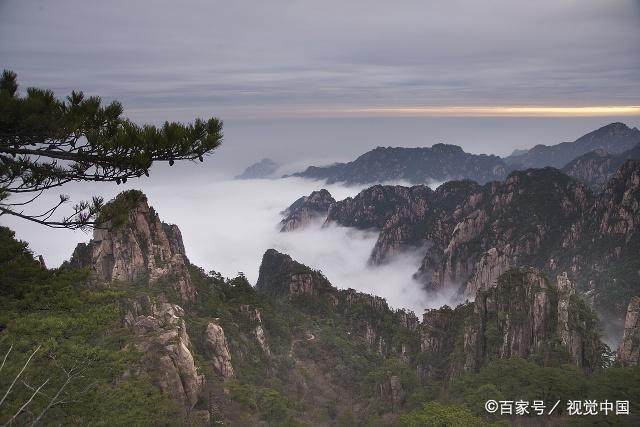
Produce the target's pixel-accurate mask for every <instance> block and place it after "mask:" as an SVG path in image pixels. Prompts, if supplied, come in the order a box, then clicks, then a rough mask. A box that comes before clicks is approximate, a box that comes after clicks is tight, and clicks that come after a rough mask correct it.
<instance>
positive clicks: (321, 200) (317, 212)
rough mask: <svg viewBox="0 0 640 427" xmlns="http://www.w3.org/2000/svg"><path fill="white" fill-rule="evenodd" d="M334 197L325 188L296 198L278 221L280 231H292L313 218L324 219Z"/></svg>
mask: <svg viewBox="0 0 640 427" xmlns="http://www.w3.org/2000/svg"><path fill="white" fill-rule="evenodd" d="M335 202H336V201H335V199H334V198H333V197H332V196H331V193H329V192H328V191H327V190H325V189H322V190H319V191H314V192H312V193H311V194H309V195H308V196H305V197H303V198H301V199H298V200H296V201H295V202H294V203H293V204H292V205H291V206H289V207H288V208H287V209H286V210H285V211H284V214H285V215H286V216H285V218H284V219H283V220H282V221H280V227H281V228H280V231H292V230H297V229H300V228H303V227H305V226H307V225H308V224H310V223H311V222H313V221H314V220H319V219H322V220H324V219H325V218H326V216H327V213H328V212H329V208H330V207H331V205H333V204H334V203H335Z"/></svg>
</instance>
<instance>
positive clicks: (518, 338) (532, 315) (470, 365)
mask: <svg viewBox="0 0 640 427" xmlns="http://www.w3.org/2000/svg"><path fill="white" fill-rule="evenodd" d="M554 294H555V295H557V299H555V298H554V297H553V296H554ZM572 295H573V286H572V285H571V283H570V282H569V280H568V279H567V276H566V274H561V275H559V276H558V283H557V284H553V283H550V282H549V281H548V280H547V279H546V277H545V276H544V275H543V274H542V273H540V271H538V270H536V269H533V268H521V269H511V270H509V271H507V272H506V273H504V274H503V275H501V276H500V278H499V279H498V284H497V286H496V287H494V288H490V289H487V290H484V291H480V292H479V293H478V294H477V295H476V300H475V302H474V319H475V320H474V321H473V322H472V323H471V324H470V326H469V327H467V329H466V330H465V354H466V355H467V361H466V363H465V366H466V368H467V369H478V368H479V367H480V366H481V365H482V364H483V363H484V361H486V360H488V359H490V358H491V357H499V358H508V357H513V356H520V357H523V358H528V357H531V356H533V355H535V357H537V358H539V359H540V360H541V361H542V362H543V363H546V362H545V361H546V360H547V359H548V358H550V357H551V352H552V351H553V348H551V347H550V345H551V343H552V342H553V338H554V336H556V335H557V336H558V338H559V339H560V341H561V342H562V343H563V344H564V345H565V346H566V350H567V351H568V353H569V355H570V358H571V361H572V362H573V363H575V364H577V365H578V366H580V367H582V368H583V369H585V370H586V371H591V370H593V369H595V368H596V367H597V366H598V365H599V357H600V356H599V348H600V342H599V339H598V337H597V333H596V331H595V330H594V329H595V328H596V325H595V324H592V322H593V319H592V317H590V316H589V315H586V314H583V313H581V311H580V310H588V308H586V305H585V306H580V304H579V302H578V301H576V305H575V307H574V306H573V302H572ZM554 325H555V326H556V328H555V329H554V328H553V327H552V326H554ZM585 331H586V332H585ZM467 338H468V339H467Z"/></svg>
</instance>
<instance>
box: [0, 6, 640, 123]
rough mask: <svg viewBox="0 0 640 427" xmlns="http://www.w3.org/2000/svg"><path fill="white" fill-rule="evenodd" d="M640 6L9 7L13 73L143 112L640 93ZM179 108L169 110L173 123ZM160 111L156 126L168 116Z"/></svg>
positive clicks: (232, 112)
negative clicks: (119, 100)
mask: <svg viewBox="0 0 640 427" xmlns="http://www.w3.org/2000/svg"><path fill="white" fill-rule="evenodd" d="M636 8H637V2H632V1H615V2H603V1H599V0H580V1H576V0H574V1H556V0H544V1H538V2H519V1H510V0H501V1H497V0H491V1H483V2H476V1H462V0H453V1H452V0H448V1H430V2H425V1H418V0H410V1H402V2H382V1H374V2H372V1H364V0H362V1H349V2H343V1H338V0H329V1H324V2H315V1H304V0H276V1H271V2H259V1H249V0H236V1H233V2H226V1H217V0H208V1H205V0H201V1H197V0H190V1H181V2H175V1H167V0H154V1H140V0H138V1H131V0H129V1H122V0H115V1H109V2H100V1H90V0H58V1H55V2H53V1H49V2H45V1H30V0H4V1H3V4H2V14H1V16H0V40H2V42H1V44H0V58H1V59H0V66H3V67H8V68H12V69H14V70H16V71H17V72H19V74H20V77H21V79H22V81H23V82H24V83H26V84H28V85H45V86H49V87H52V88H54V89H57V90H59V91H61V92H66V91H68V90H70V89H72V88H77V87H81V88H84V89H85V90H87V91H89V92H94V93H100V94H101V95H103V96H105V97H107V98H118V99H121V100H122V101H123V102H124V103H125V105H126V106H127V107H128V109H129V111H131V113H132V115H133V116H134V117H136V116H140V117H141V118H144V119H147V118H148V117H152V118H156V119H157V118H161V117H160V116H161V115H162V116H164V115H166V114H167V113H168V112H171V111H172V108H176V107H179V108H182V109H186V110H188V111H189V112H190V113H192V114H193V113H200V114H210V113H213V112H215V113H217V114H220V115H223V116H231V117H244V116H251V115H261V114H264V111H265V109H266V110H269V111H272V112H273V111H277V110H279V109H283V108H304V107H335V106H354V105H355V106H360V105H365V106H370V105H373V106H386V105H474V104H475V105H478V104H479V105H483V104H546V105H564V104H577V105H583V104H586V105H593V104H596V105H603V104H604V105H610V104H629V103H634V102H636V103H637V99H638V98H639V97H640V73H638V72H637V71H638V70H639V69H640V52H639V51H638V49H637V46H638V45H639V43H640V25H638V24H640V17H639V15H638V14H637V13H635V11H636ZM161 113H164V114H161ZM156 116H157V117H156Z"/></svg>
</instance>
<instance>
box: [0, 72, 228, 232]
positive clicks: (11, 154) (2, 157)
mask: <svg viewBox="0 0 640 427" xmlns="http://www.w3.org/2000/svg"><path fill="white" fill-rule="evenodd" d="M121 114H122V105H121V104H120V103H119V102H112V103H110V104H109V105H102V103H101V100H100V98H99V97H96V96H91V97H85V96H84V94H83V93H82V92H75V91H74V92H71V94H70V95H69V96H67V98H66V99H64V100H59V99H56V97H55V96H54V94H53V92H52V91H50V90H44V89H38V88H28V89H27V91H26V95H25V96H20V95H19V94H18V83H17V78H16V74H15V73H14V72H12V71H8V70H5V71H4V72H3V73H2V77H1V78H0V215H13V216H17V217H20V218H23V219H25V220H29V221H33V222H36V223H38V224H42V225H46V226H49V227H56V228H70V229H75V228H83V227H87V226H97V224H96V221H95V218H96V216H97V213H98V212H99V211H100V209H101V207H102V205H103V200H102V199H101V198H99V197H94V198H93V200H92V201H90V202H87V201H83V202H80V203H78V204H76V205H75V206H74V207H73V212H72V213H71V214H70V215H68V216H65V217H63V218H59V219H58V218H56V217H54V214H55V213H56V211H57V210H58V208H59V207H60V206H61V205H63V204H64V203H65V202H67V201H68V197H67V196H64V195H61V196H60V200H59V201H58V202H57V203H55V204H53V206H51V207H50V208H49V209H47V210H46V211H44V212H39V213H28V212H26V211H25V209H27V208H28V205H29V204H30V203H32V202H33V201H35V200H36V199H37V198H38V197H40V196H41V195H42V194H44V193H45V192H46V191H47V190H51V189H53V188H56V187H61V186H63V185H65V184H67V183H69V182H74V181H75V182H77V181H86V182H103V181H115V182H116V183H118V184H120V183H125V182H127V180H128V179H130V178H137V177H140V176H142V175H146V176H149V168H150V167H151V165H152V164H153V163H154V162H168V163H169V165H173V164H174V162H175V161H178V160H192V161H193V160H196V159H197V160H200V161H201V162H202V161H203V160H204V157H205V156H207V155H208V154H210V153H211V152H212V151H213V150H214V149H216V148H217V147H218V146H219V145H220V144H221V143H222V121H220V120H219V119H217V118H215V117H214V118H210V119H209V120H207V121H204V120H201V119H196V120H195V121H194V122H193V123H190V124H181V123H174V122H172V123H170V122H165V123H164V125H162V126H160V127H156V126H152V125H143V126H140V125H137V124H135V123H133V122H131V121H129V120H128V119H126V118H123V117H121ZM15 195H22V196H23V198H22V200H21V201H20V202H16V203H10V201H9V199H10V197H11V196H15Z"/></svg>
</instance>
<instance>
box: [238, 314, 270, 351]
mask: <svg viewBox="0 0 640 427" xmlns="http://www.w3.org/2000/svg"><path fill="white" fill-rule="evenodd" d="M240 312H241V313H243V314H244V315H245V317H247V319H248V320H249V322H251V323H252V326H253V330H252V333H253V336H254V338H255V339H256V341H257V342H258V345H259V346H260V348H261V349H262V352H263V353H264V354H265V355H266V356H271V349H270V348H269V342H268V341H267V336H266V334H265V332H264V328H263V327H262V313H261V312H260V309H258V308H255V307H251V306H250V305H246V304H243V305H241V306H240Z"/></svg>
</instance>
